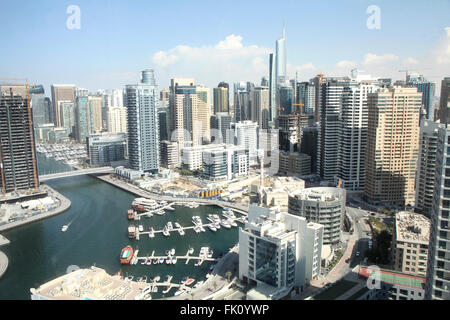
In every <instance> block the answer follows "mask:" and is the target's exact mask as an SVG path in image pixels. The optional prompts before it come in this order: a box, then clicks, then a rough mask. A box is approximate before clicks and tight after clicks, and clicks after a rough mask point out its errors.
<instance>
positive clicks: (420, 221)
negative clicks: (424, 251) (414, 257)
mask: <svg viewBox="0 0 450 320" xmlns="http://www.w3.org/2000/svg"><path fill="white" fill-rule="evenodd" d="M395 227H396V239H397V241H403V242H417V243H424V244H428V242H429V237H430V220H429V219H428V218H426V217H425V216H423V215H421V214H417V213H411V212H399V213H397V215H396V217H395Z"/></svg>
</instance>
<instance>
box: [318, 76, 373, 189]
mask: <svg viewBox="0 0 450 320" xmlns="http://www.w3.org/2000/svg"><path fill="white" fill-rule="evenodd" d="M353 76H354V77H353ZM321 86H322V88H321V94H322V98H321V105H320V112H319V113H320V122H319V128H320V130H319V141H318V143H319V145H318V151H319V154H318V169H319V172H320V175H321V176H322V178H323V179H325V180H327V181H330V182H333V183H334V184H336V185H337V183H338V182H339V180H341V181H342V183H343V185H342V187H343V188H345V189H348V190H353V191H362V190H364V183H365V166H364V161H365V148H366V143H367V115H368V107H367V95H368V94H369V93H371V92H375V91H376V90H377V89H378V88H379V86H378V82H377V80H375V79H371V78H370V76H364V75H357V74H354V75H352V78H349V77H342V78H327V79H324V80H323V83H322V85H321Z"/></svg>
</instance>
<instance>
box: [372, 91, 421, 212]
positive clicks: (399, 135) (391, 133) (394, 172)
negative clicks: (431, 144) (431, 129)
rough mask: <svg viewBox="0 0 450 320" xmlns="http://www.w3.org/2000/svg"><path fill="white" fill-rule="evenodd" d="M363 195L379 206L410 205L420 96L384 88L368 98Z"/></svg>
mask: <svg viewBox="0 0 450 320" xmlns="http://www.w3.org/2000/svg"><path fill="white" fill-rule="evenodd" d="M367 104H368V107H369V115H368V129H367V131H368V133H367V146H366V158H365V166H366V172H365V174H366V183H365V195H366V197H367V199H368V200H369V202H371V203H375V204H379V203H383V204H393V205H408V204H414V196H415V192H414V185H415V177H416V169H417V158H418V155H419V129H420V126H419V115H420V107H421V105H422V94H421V93H418V92H417V88H410V87H409V88H402V87H394V88H390V89H388V88H384V89H380V90H378V91H377V92H376V93H370V94H369V95H368V103H367Z"/></svg>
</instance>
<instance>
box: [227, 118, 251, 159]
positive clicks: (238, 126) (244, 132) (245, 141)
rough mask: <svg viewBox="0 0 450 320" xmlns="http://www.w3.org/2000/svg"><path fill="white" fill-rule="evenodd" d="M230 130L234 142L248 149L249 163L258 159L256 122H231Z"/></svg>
mask: <svg viewBox="0 0 450 320" xmlns="http://www.w3.org/2000/svg"><path fill="white" fill-rule="evenodd" d="M230 131H231V132H230V136H232V137H233V139H234V144H235V145H237V146H243V147H245V148H246V149H247V150H248V152H249V157H250V165H253V164H256V163H257V160H258V123H256V122H252V121H241V122H237V123H231V125H230ZM230 142H231V141H230Z"/></svg>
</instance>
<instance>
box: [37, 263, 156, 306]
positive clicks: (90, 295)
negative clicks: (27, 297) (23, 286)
mask: <svg viewBox="0 0 450 320" xmlns="http://www.w3.org/2000/svg"><path fill="white" fill-rule="evenodd" d="M147 286H148V284H145V283H137V282H132V281H128V280H123V279H121V278H120V277H118V276H110V275H109V274H107V273H106V271H105V270H103V269H100V268H96V267H91V268H90V269H79V270H77V271H74V272H71V273H68V274H65V275H63V276H61V277H59V278H56V279H54V280H52V281H49V282H47V283H45V284H43V285H42V286H40V287H39V288H38V289H31V292H32V293H34V294H39V295H42V296H44V297H47V298H49V299H54V300H133V299H134V298H135V297H136V296H138V295H139V294H141V291H142V289H144V288H145V287H147Z"/></svg>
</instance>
